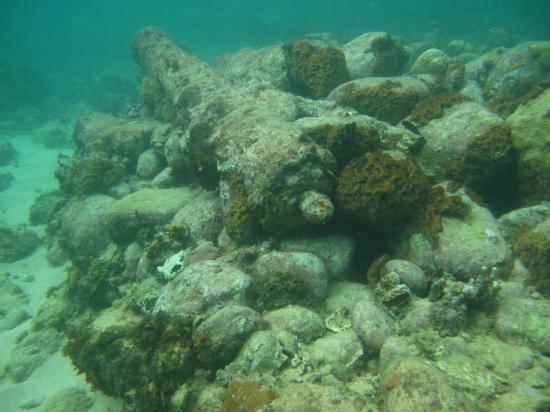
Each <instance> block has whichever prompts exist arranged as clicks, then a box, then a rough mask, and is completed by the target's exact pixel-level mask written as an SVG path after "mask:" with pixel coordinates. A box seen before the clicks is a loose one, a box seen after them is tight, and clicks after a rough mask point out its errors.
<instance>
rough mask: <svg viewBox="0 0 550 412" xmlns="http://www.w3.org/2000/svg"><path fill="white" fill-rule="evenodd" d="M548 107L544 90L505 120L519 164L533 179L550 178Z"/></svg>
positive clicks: (549, 101) (549, 95)
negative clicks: (534, 177)
mask: <svg viewBox="0 0 550 412" xmlns="http://www.w3.org/2000/svg"><path fill="white" fill-rule="evenodd" d="M549 105H550V90H548V89H547V90H545V91H544V92H543V93H542V94H541V95H540V96H537V97H535V98H533V99H531V100H529V101H528V102H526V103H525V104H523V105H521V106H520V107H518V108H517V109H516V111H515V112H514V113H512V114H511V115H510V116H509V117H508V118H507V119H506V124H507V125H509V126H511V128H512V139H513V141H514V146H515V147H516V148H517V149H518V151H519V152H520V158H521V163H522V164H524V165H525V167H526V168H527V169H528V170H530V171H531V173H533V174H534V175H536V176H537V177H541V178H543V179H548V178H550V160H549V158H550V149H549V145H548V139H546V138H544V139H541V136H548V135H549V133H550V118H549V117H548V116H547V113H548V107H550V106H549Z"/></svg>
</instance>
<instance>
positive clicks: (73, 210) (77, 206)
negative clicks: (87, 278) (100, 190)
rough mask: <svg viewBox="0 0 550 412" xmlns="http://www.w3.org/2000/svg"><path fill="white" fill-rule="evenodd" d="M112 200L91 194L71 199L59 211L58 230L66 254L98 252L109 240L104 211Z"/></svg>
mask: <svg viewBox="0 0 550 412" xmlns="http://www.w3.org/2000/svg"><path fill="white" fill-rule="evenodd" d="M114 202H115V199H113V198H112V197H110V196H105V195H94V196H90V197H87V198H85V199H82V200H73V201H72V202H71V203H69V204H68V205H67V206H66V208H65V209H64V210H63V212H62V214H61V229H60V232H59V235H60V238H61V243H62V246H63V249H64V250H65V251H66V252H67V253H69V254H70V255H71V254H72V255H77V256H79V255H88V256H94V255H99V254H100V252H102V251H104V250H105V249H106V248H107V246H109V244H110V243H111V238H110V236H109V231H108V227H107V220H106V212H107V209H108V208H109V206H111V205H112V204H113V203H114Z"/></svg>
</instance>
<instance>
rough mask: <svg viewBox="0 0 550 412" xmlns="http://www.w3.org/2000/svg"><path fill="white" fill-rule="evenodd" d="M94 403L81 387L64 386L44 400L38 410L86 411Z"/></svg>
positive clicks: (39, 411) (45, 411)
mask: <svg viewBox="0 0 550 412" xmlns="http://www.w3.org/2000/svg"><path fill="white" fill-rule="evenodd" d="M93 405H94V401H92V399H90V398H89V397H88V395H87V393H86V391H85V390H84V389H82V388H77V387H71V388H65V389H62V390H60V391H59V392H56V393H55V394H53V395H51V396H50V397H48V399H46V400H45V401H44V403H43V404H42V405H41V406H40V408H39V409H38V412H87V411H89V410H90V409H91V408H92V406H93Z"/></svg>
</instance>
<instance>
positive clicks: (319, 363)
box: [311, 330, 363, 382]
mask: <svg viewBox="0 0 550 412" xmlns="http://www.w3.org/2000/svg"><path fill="white" fill-rule="evenodd" d="M311 360H312V363H313V365H314V366H315V367H316V368H318V369H319V370H320V371H321V372H322V373H326V374H331V375H333V376H335V377H336V378H337V379H339V380H341V381H344V382H348V381H350V380H351V379H352V377H353V374H354V372H356V371H357V370H358V369H359V368H360V367H361V365H362V360H363V345H362V343H361V341H360V340H359V338H358V337H357V335H355V333H354V332H353V331H352V330H346V331H343V332H339V333H336V334H332V335H328V336H326V337H323V338H319V339H317V340H316V341H315V342H313V344H312V345H311Z"/></svg>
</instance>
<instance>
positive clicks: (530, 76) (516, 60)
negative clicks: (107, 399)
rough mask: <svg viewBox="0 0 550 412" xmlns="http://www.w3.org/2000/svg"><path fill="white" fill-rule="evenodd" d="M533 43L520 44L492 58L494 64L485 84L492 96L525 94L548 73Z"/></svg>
mask: <svg viewBox="0 0 550 412" xmlns="http://www.w3.org/2000/svg"><path fill="white" fill-rule="evenodd" d="M533 45H534V43H521V44H518V45H517V46H514V47H512V48H510V49H508V50H504V51H503V52H502V53H500V54H499V55H498V56H497V57H496V59H494V60H491V61H492V62H493V66H492V67H491V68H490V71H489V72H488V76H487V80H486V81H485V84H484V86H485V89H487V90H488V91H489V96H490V97H495V96H505V95H509V94H511V95H516V96H518V95H522V94H525V93H527V92H528V91H529V90H530V89H531V88H532V87H533V86H534V85H535V84H536V83H537V82H538V81H539V80H542V79H543V78H544V76H545V74H546V73H545V70H544V69H543V67H542V66H541V64H540V63H539V61H538V60H537V56H536V53H535V50H534V49H533V47H532V46H533Z"/></svg>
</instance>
